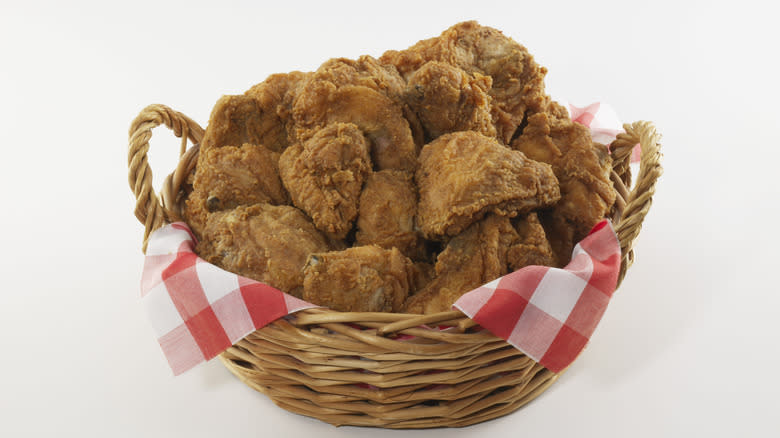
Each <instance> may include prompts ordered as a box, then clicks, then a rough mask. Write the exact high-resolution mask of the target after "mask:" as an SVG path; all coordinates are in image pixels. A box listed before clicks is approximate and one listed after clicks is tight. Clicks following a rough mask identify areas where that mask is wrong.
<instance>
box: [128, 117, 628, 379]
mask: <svg viewBox="0 0 780 438" xmlns="http://www.w3.org/2000/svg"><path fill="white" fill-rule="evenodd" d="M570 111H571V116H572V119H574V120H575V121H578V122H580V123H583V124H585V125H586V126H589V127H591V129H592V130H593V133H594V139H596V141H602V142H608V141H604V140H605V139H606V140H608V139H607V138H606V137H604V136H608V135H612V139H614V135H613V134H611V131H609V130H610V129H611V130H614V131H615V134H616V133H617V132H618V131H617V129H619V127H620V124H619V122H615V123H611V122H610V121H609V120H608V119H609V117H606V115H607V114H609V112H608V111H605V110H604V106H603V105H599V104H594V105H590V106H588V107H585V108H577V107H574V106H570ZM612 114H614V112H612ZM604 120H606V121H604ZM616 120H617V119H616V118H615V121H616ZM609 126H611V128H610V127H609ZM615 126H617V128H616V127H615ZM599 130H600V131H599ZM597 131H598V132H597ZM608 131H609V132H608ZM597 134H598V135H601V136H602V137H597ZM597 138H598V139H597ZM609 141H611V140H609ZM195 245H196V239H195V237H194V236H193V234H192V232H191V231H190V229H189V228H188V227H187V225H186V224H184V223H181V222H177V223H174V224H170V225H167V226H164V227H162V228H160V229H159V230H157V231H155V232H154V233H152V235H151V236H150V238H149V243H148V246H147V250H146V260H145V263H144V271H143V276H142V280H141V296H142V301H143V304H144V306H145V307H146V309H147V311H148V313H149V316H150V319H151V321H152V326H153V328H154V330H155V332H156V335H157V340H158V342H159V343H160V346H161V347H162V350H163V352H164V354H165V356H166V358H167V359H168V363H169V364H170V366H171V369H172V370H173V373H174V374H175V375H178V374H181V373H183V372H185V371H187V370H189V369H191V368H192V367H194V366H196V365H198V364H199V363H202V362H205V361H207V360H209V359H212V358H214V357H216V356H217V355H218V354H219V353H221V352H223V351H225V350H226V349H227V348H229V347H230V346H231V345H233V344H235V343H236V342H238V341H239V340H240V339H242V338H243V337H245V336H246V335H248V334H249V333H251V332H253V331H255V330H257V329H259V328H262V327H264V326H265V325H267V324H269V323H270V322H272V321H274V320H276V319H278V318H281V317H284V316H286V315H289V314H291V313H293V312H297V311H298V310H302V309H306V308H311V307H316V306H315V305H314V304H311V303H307V302H305V301H301V300H299V299H297V298H295V297H293V296H291V295H287V294H285V293H283V292H281V291H279V290H278V289H275V288H273V287H271V286H269V285H266V284H264V283H260V282H258V281H255V280H251V279H248V278H245V277H241V276H239V275H236V274H233V273H231V272H228V271H225V270H223V269H221V268H218V267H217V266H214V265H212V264H210V263H208V262H206V261H204V260H203V259H201V258H199V257H198V256H197V255H196V254H195V252H194V248H195ZM619 267H620V246H619V244H618V243H617V237H615V234H614V232H613V231H612V227H611V225H610V224H609V222H608V221H604V222H602V223H600V224H599V225H597V226H596V227H595V228H594V230H593V232H592V233H591V234H590V235H589V236H588V237H587V238H586V239H584V240H583V241H582V242H580V243H579V244H578V245H577V246H576V247H575V249H574V253H573V257H572V261H571V263H570V264H569V265H568V266H566V267H565V268H564V269H556V268H550V267H544V266H529V267H526V268H523V269H521V270H519V271H515V272H513V273H510V274H508V275H505V276H504V277H501V278H499V279H497V280H494V281H492V282H490V283H488V284H486V285H484V286H481V287H479V288H477V289H475V290H473V291H471V292H469V293H467V294H465V295H463V297H461V299H460V300H458V301H457V302H456V303H455V306H456V307H457V308H459V309H460V310H461V311H463V312H464V313H465V314H466V315H468V316H469V317H471V318H472V319H474V320H475V321H477V322H478V323H479V324H480V325H481V326H482V327H484V328H486V329H488V330H490V331H491V332H493V333H494V334H496V336H499V337H501V338H503V339H506V340H507V341H508V342H509V343H510V344H512V345H514V346H515V347H517V348H518V349H520V350H521V351H523V352H524V353H525V354H527V355H528V356H529V357H531V358H533V359H534V360H536V361H538V362H540V363H541V364H542V365H544V366H545V367H547V368H548V369H550V370H552V371H554V372H558V371H561V370H563V369H564V368H566V367H567V366H568V365H569V364H570V363H571V362H572V361H573V360H574V359H575V358H576V357H577V355H578V354H579V353H580V351H581V350H582V348H583V347H584V346H585V344H586V343H587V341H588V339H589V337H590V335H591V334H592V333H593V330H594V329H595V327H596V324H598V322H599V320H600V319H601V316H602V314H603V313H604V310H605V309H606V306H607V303H608V301H609V298H610V296H611V295H612V292H613V291H614V289H615V284H616V282H617V275H618V269H619Z"/></svg>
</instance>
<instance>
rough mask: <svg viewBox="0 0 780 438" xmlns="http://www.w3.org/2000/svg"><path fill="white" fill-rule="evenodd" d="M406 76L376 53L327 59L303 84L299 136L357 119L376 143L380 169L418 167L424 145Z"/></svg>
mask: <svg viewBox="0 0 780 438" xmlns="http://www.w3.org/2000/svg"><path fill="white" fill-rule="evenodd" d="M403 86H404V81H403V79H402V78H401V77H400V76H399V75H398V73H397V72H395V70H394V69H393V68H392V67H389V68H388V67H383V66H381V65H380V64H379V63H377V61H376V60H374V59H373V58H371V57H367V56H364V57H361V58H360V60H359V61H350V60H345V59H336V60H330V61H328V62H326V63H324V64H323V65H322V66H321V67H320V68H319V69H318V70H317V71H316V72H315V73H314V74H313V75H312V76H311V77H310V78H309V79H308V80H307V81H306V82H305V83H304V84H303V85H302V86H301V88H300V91H299V93H298V96H297V98H296V99H295V102H294V106H293V119H294V120H295V123H296V124H297V127H296V129H297V131H296V132H297V136H298V140H299V141H305V140H307V139H309V138H311V137H312V136H313V135H314V134H316V132H317V131H318V130H320V129H322V128H323V127H325V126H326V125H328V124H330V123H334V122H344V123H354V124H355V125H357V126H358V127H359V128H360V129H361V130H362V131H363V133H364V134H365V135H366V137H367V138H368V139H369V141H370V143H371V145H370V146H371V158H372V160H373V163H374V166H375V167H376V169H377V170H382V169H399V170H406V171H413V170H414V168H415V167H416V155H417V150H418V146H417V145H416V144H415V138H414V136H413V135H412V130H411V128H410V122H409V120H408V119H407V118H406V117H404V116H405V115H406V114H405V106H404V104H403V103H402V101H401V100H400V95H401V94H402V93H403Z"/></svg>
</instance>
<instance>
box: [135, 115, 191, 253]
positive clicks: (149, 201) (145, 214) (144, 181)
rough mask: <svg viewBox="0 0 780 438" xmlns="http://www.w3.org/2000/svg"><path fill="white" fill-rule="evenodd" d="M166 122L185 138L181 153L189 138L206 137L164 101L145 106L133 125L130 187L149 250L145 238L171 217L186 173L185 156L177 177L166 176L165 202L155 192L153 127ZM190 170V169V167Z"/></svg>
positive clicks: (178, 135) (174, 132)
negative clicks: (151, 155)
mask: <svg viewBox="0 0 780 438" xmlns="http://www.w3.org/2000/svg"><path fill="white" fill-rule="evenodd" d="M163 123H164V124H165V126H166V127H168V128H169V129H171V130H172V131H173V135H175V136H176V137H180V138H181V139H182V142H181V148H180V150H179V156H180V157H181V156H182V155H184V153H185V151H186V149H187V140H189V141H190V142H192V143H193V144H196V143H199V142H200V140H201V139H202V138H203V128H201V127H200V125H198V124H197V123H196V122H195V121H193V120H192V119H190V118H189V117H187V116H185V115H184V114H182V113H180V112H178V111H174V110H172V109H171V108H168V107H167V106H165V105H149V106H147V107H146V108H144V109H143V110H142V111H141V112H140V113H139V114H138V117H136V118H135V120H133V123H132V124H131V125H130V133H129V149H128V154H127V166H128V170H129V182H130V189H131V190H132V191H133V194H134V195H135V199H136V203H135V217H136V218H138V220H139V221H140V222H141V223H142V224H143V225H144V243H143V250H144V252H146V242H147V239H148V238H149V235H150V234H151V233H152V232H153V231H154V230H156V229H158V228H160V227H161V226H163V225H164V224H165V222H166V221H168V219H169V218H170V213H169V212H170V210H169V209H168V208H166V206H170V205H172V203H171V201H173V200H175V199H176V196H177V193H172V190H173V188H174V187H177V188H178V187H180V186H181V182H182V181H183V179H184V178H186V175H187V173H188V172H187V169H186V166H184V161H185V160H180V163H179V166H178V167H177V168H176V172H174V174H173V175H172V178H173V179H174V181H171V179H170V178H169V179H167V180H166V183H165V184H164V187H163V191H162V193H161V196H162V200H163V203H161V202H160V200H159V199H158V197H157V195H156V194H155V192H154V187H153V184H152V169H151V167H149V160H148V157H147V154H148V152H149V140H150V139H151V138H152V129H154V128H156V127H158V126H160V125H161V124H163ZM190 170H191V169H190Z"/></svg>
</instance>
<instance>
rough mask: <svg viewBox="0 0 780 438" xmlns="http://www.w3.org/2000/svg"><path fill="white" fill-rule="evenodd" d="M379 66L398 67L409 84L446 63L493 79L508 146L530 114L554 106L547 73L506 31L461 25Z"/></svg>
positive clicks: (386, 57)
mask: <svg viewBox="0 0 780 438" xmlns="http://www.w3.org/2000/svg"><path fill="white" fill-rule="evenodd" d="M379 60H380V62H383V63H388V64H392V65H394V66H395V67H396V68H397V69H398V72H399V73H400V74H401V75H402V76H404V77H405V78H409V76H410V75H411V74H412V73H413V72H415V71H416V70H417V69H419V68H420V67H422V66H423V64H425V63H426V62H428V61H441V62H445V63H448V64H450V65H453V66H456V67H459V68H461V69H463V70H465V71H466V72H467V73H469V74H474V73H479V74H482V75H485V76H490V77H491V78H492V80H493V86H492V87H491V88H490V96H491V97H492V112H493V121H494V123H495V125H496V128H497V130H498V138H499V140H500V141H502V142H503V143H505V144H508V143H509V142H510V140H511V139H512V137H513V136H514V134H515V131H516V130H517V128H518V126H520V124H521V123H522V121H523V118H524V117H525V115H526V112H531V113H533V112H538V111H541V110H543V109H544V107H545V106H546V105H547V103H548V102H549V97H548V96H547V95H546V94H545V92H544V76H545V74H546V73H547V70H546V69H545V68H543V67H540V66H539V65H537V64H536V62H535V61H534V59H533V56H531V54H530V53H528V50H526V48H525V47H523V46H521V45H520V44H518V43H517V42H515V41H514V40H512V39H511V38H508V37H506V36H504V35H503V34H502V33H501V31H499V30H497V29H493V28H490V27H486V26H480V25H479V24H478V23H477V22H475V21H467V22H463V23H458V24H456V25H454V26H452V27H451V28H449V29H447V30H445V31H444V32H443V33H442V34H441V35H440V36H438V37H435V38H430V39H427V40H423V41H420V42H418V43H417V44H415V45H413V46H412V47H410V48H408V49H406V50H402V51H393V50H391V51H388V52H385V53H384V54H383V55H382V56H381V57H380V58H379Z"/></svg>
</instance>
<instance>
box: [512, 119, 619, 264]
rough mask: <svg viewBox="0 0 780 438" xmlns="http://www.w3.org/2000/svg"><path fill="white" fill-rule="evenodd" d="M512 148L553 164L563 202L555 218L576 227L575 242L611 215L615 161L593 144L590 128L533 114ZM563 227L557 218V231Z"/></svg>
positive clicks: (555, 208) (604, 150) (556, 208)
mask: <svg viewBox="0 0 780 438" xmlns="http://www.w3.org/2000/svg"><path fill="white" fill-rule="evenodd" d="M512 148H514V149H516V150H518V151H521V152H523V153H524V154H526V155H527V156H528V157H529V158H531V159H533V160H538V161H541V162H544V163H549V164H550V165H552V169H553V172H555V176H556V177H557V178H558V181H559V182H560V186H561V200H560V202H558V203H557V204H556V205H555V207H554V208H553V210H552V215H553V216H560V217H561V218H562V219H565V221H566V222H567V223H568V224H570V226H571V227H573V228H574V233H573V239H574V241H575V242H577V241H579V240H581V239H582V238H584V237H585V236H586V235H587V233H588V232H589V231H590V230H591V228H593V226H594V225H596V224H597V223H598V222H599V221H600V220H601V219H603V218H604V217H605V216H606V215H607V214H608V212H609V210H610V208H611V207H612V204H613V203H614V202H615V197H616V192H615V189H614V187H613V185H612V181H611V180H610V178H609V176H610V172H611V171H612V162H611V158H610V157H609V153H608V152H607V149H606V147H604V146H602V145H599V144H595V143H593V142H592V141H591V137H590V130H588V128H587V127H585V126H583V125H581V124H579V123H576V122H573V121H571V120H570V119H569V118H568V117H566V118H563V117H560V113H559V114H558V116H556V115H555V114H552V113H538V114H534V115H532V116H530V117H529V118H528V126H526V127H525V129H524V130H523V134H522V135H521V136H520V137H518V138H517V139H515V140H514V141H513V142H512ZM562 226H563V223H561V221H560V219H557V220H556V226H555V228H557V229H559V228H562ZM556 234H560V232H559V233H556ZM566 246H568V245H566ZM568 256H570V254H568V255H564V257H568Z"/></svg>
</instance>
